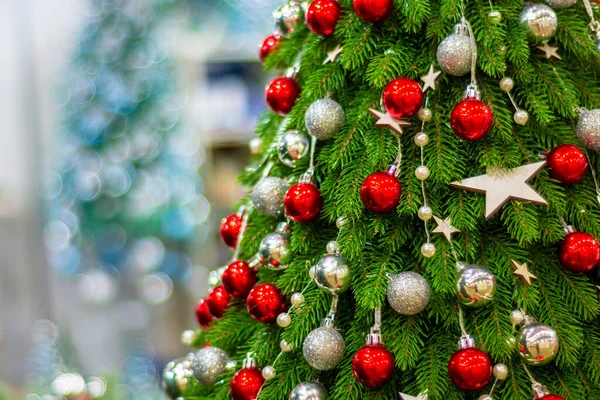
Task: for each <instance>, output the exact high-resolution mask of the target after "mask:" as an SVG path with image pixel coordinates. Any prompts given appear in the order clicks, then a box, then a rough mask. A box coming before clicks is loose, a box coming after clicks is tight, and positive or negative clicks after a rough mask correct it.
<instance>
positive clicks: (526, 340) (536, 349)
mask: <svg viewBox="0 0 600 400" xmlns="http://www.w3.org/2000/svg"><path fill="white" fill-rule="evenodd" d="M517 342H518V348H519V355H520V356H521V359H522V360H523V361H524V362H525V364H528V365H535V366H537V365H545V364H548V363H549V362H550V361H552V360H553V359H554V358H555V357H556V354H557V353H558V348H559V343H558V335H557V333H556V331H555V330H554V329H553V328H551V327H550V326H548V325H545V324H540V323H537V322H531V323H528V324H526V325H525V326H524V327H522V328H521V330H519V333H518V334H517Z"/></svg>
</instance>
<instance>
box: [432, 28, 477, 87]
mask: <svg viewBox="0 0 600 400" xmlns="http://www.w3.org/2000/svg"><path fill="white" fill-rule="evenodd" d="M472 55H473V42H472V40H471V38H470V37H469V35H468V33H467V27H466V26H464V25H462V24H457V25H455V26H454V31H453V32H452V34H451V35H450V36H448V37H446V38H445V39H444V40H442V42H441V43H440V45H439V46H438V48H437V61H438V64H440V68H442V69H443V70H444V72H445V73H447V74H449V75H454V76H462V75H465V74H466V73H468V72H469V71H471V57H472Z"/></svg>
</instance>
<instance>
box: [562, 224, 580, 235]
mask: <svg viewBox="0 0 600 400" xmlns="http://www.w3.org/2000/svg"><path fill="white" fill-rule="evenodd" d="M564 231H565V234H567V235H570V234H571V233H575V232H577V229H575V228H574V227H573V226H572V225H567V226H565V227H564Z"/></svg>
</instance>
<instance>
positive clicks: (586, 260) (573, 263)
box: [558, 232, 600, 274]
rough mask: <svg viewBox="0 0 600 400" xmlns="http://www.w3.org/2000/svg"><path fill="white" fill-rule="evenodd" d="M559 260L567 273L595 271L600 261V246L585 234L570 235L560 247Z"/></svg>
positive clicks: (575, 233)
mask: <svg viewBox="0 0 600 400" xmlns="http://www.w3.org/2000/svg"><path fill="white" fill-rule="evenodd" d="M558 260H559V261H560V265H562V267H563V268H564V269H566V270H567V271H569V272H572V273H574V274H585V273H587V272H590V271H591V270H592V269H594V267H595V266H596V264H597V263H598V260H600V245H598V241H597V240H596V239H595V238H594V237H593V236H592V235H588V234H587V233H585V232H572V233H569V234H568V235H567V236H566V237H565V238H564V240H563V242H562V244H561V245H560V249H559V251H558Z"/></svg>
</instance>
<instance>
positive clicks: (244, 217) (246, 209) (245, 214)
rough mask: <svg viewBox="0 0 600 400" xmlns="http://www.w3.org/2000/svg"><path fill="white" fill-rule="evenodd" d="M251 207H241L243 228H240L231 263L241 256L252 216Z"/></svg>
mask: <svg viewBox="0 0 600 400" xmlns="http://www.w3.org/2000/svg"><path fill="white" fill-rule="evenodd" d="M250 210H251V208H250V206H241V207H240V212H241V214H242V226H241V227H240V233H239V234H238V239H237V243H236V244H235V250H234V251H233V255H232V257H231V262H234V261H235V260H237V259H238V257H239V255H240V249H241V247H242V246H241V243H242V240H244V233H245V232H246V228H247V227H248V217H249V215H250Z"/></svg>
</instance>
